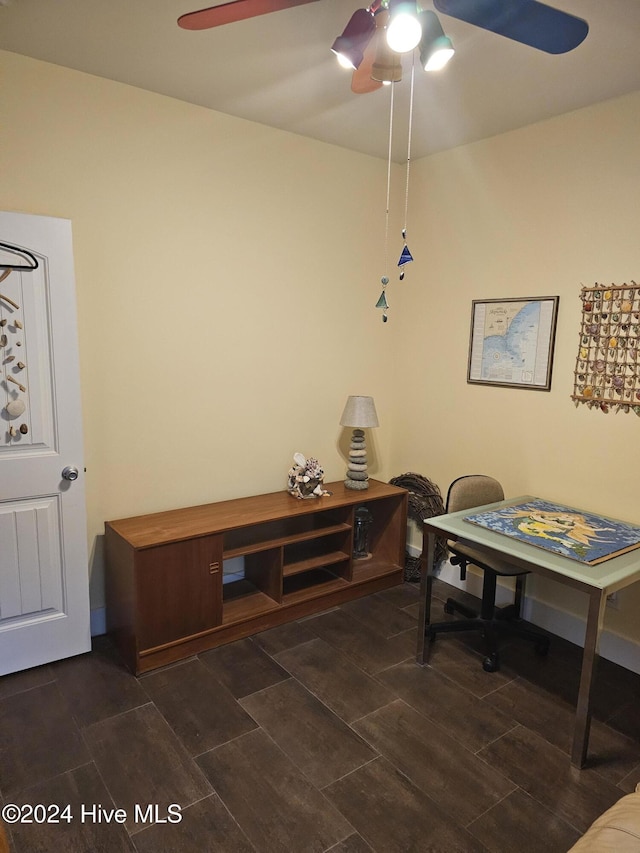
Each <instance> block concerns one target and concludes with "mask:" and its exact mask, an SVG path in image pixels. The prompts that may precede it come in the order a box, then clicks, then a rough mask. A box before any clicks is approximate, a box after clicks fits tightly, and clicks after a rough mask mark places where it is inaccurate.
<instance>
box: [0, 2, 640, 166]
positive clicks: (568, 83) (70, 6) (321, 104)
mask: <svg viewBox="0 0 640 853" xmlns="http://www.w3.org/2000/svg"><path fill="white" fill-rule="evenodd" d="M550 4H551V5H554V6H556V7H557V8H560V9H563V10H565V11H567V12H571V13H573V14H575V15H577V16H579V17H582V18H584V19H586V20H587V21H588V22H589V26H590V31H589V35H588V36H587V38H586V40H585V41H584V42H583V43H582V44H581V45H580V46H579V47H578V48H577V49H576V50H574V51H571V52H570V53H567V54H563V55H559V56H552V55H549V54H546V53H543V52H541V51H537V50H534V49H532V48H530V47H526V46H525V45H521V44H518V43H516V42H513V41H511V40H509V39H505V38H503V37H501V36H498V35H495V34H493V33H489V32H487V31H485V30H481V29H478V28H477V27H473V26H471V25H469V24H465V23H463V22H461V21H457V20H455V19H453V18H449V17H447V16H445V15H442V14H441V15H440V16H439V17H440V20H441V22H442V25H443V27H444V29H445V32H446V33H447V34H448V35H449V36H450V37H451V39H452V40H453V42H454V45H455V47H456V54H455V56H454V58H453V60H452V61H451V62H450V64H449V65H448V66H447V68H446V69H444V70H443V71H442V72H440V73H437V74H425V73H424V72H422V71H420V69H419V66H418V67H417V69H416V78H415V91H414V110H413V133H412V139H411V157H412V159H417V158H419V157H424V156H426V155H428V154H431V153H433V152H436V151H440V150H443V149H446V148H452V147H454V146H457V145H462V144H465V143H468V142H472V141H475V140H478V139H483V138H485V137H488V136H493V135H495V134H498V133H502V132H504V131H507V130H511V129H514V128H517V127H522V126H524V125H527V124H530V123H532V122H535V121H539V120H541V119H544V118H549V117H551V116H555V115H559V114H561V113H563V112H567V111H569V110H573V109H577V108H580V107H584V106H587V105H589V104H592V103H596V102H598V101H602V100H605V99H607V98H612V97H615V96H618V95H622V94H626V93H628V92H631V91H634V90H640V59H639V50H638V44H639V42H640V38H639V37H640V0H550ZM207 5H213V3H208V2H207V0H193V1H192V2H190V0H0V48H2V49H5V50H9V51H13V52H15V53H20V54H24V55H26V56H31V57H35V58H37V59H43V60H46V61H48V62H53V63H56V64H58V65H63V66H68V67H69V68H75V69H78V70H80V71H86V72H88V73H90V74H95V75H98V76H100V77H106V78H109V79H111V80H118V81H120V82H122V83H128V84H130V85H132V86H138V87H140V88H142V89H148V90H150V91H152V92H159V93H161V94H165V95H170V96H172V97H174V98H179V99H180V100H183V101H188V102H190V103H193V104H199V105H201V106H205V107H210V108H212V109H215V110H219V111H221V112H223V113H229V114H230V115H234V116H239V117H242V118H246V119H250V120H251V121H257V122H260V123H261V124H266V125H270V126H272V127H277V128H281V129H283V130H287V131H291V132H293V133H298V134H302V135H303V136H308V137H312V138H314V139H319V140H322V141H324V142H329V143H332V144H335V145H340V146H343V147H345V148H349V149H353V150H355V151H360V152H363V153H366V154H371V155H373V156H376V157H382V158H386V157H387V151H388V144H389V89H388V87H384V88H383V89H379V90H377V91H376V92H372V93H370V94H367V95H354V94H353V93H352V92H351V89H350V82H351V81H350V74H349V72H346V71H344V70H343V69H341V68H340V67H339V66H338V64H337V62H336V60H335V57H334V56H333V54H332V53H331V52H330V46H331V44H332V43H333V40H334V39H335V37H336V36H337V35H339V34H340V32H341V31H342V29H343V28H344V26H345V24H346V22H347V21H348V19H349V17H350V15H351V13H352V12H353V11H354V10H355V9H356V8H358V6H359V2H358V0H319V1H318V2H315V3H310V4H309V5H305V6H300V7H298V8H295V9H289V10H286V11H281V12H276V13H273V14H269V15H263V16H261V17H258V18H254V19H252V20H248V21H240V22H238V23H235V24H229V25H227V26H223V27H217V28H215V29H211V30H203V31H199V32H193V31H188V30H183V29H181V28H180V27H178V26H177V23H176V20H177V18H178V16H179V15H181V14H183V13H185V12H190V11H194V10H196V9H200V8H203V7H206V6H207ZM422 5H423V6H424V7H425V8H429V7H431V2H430V0H426V2H423V3H422ZM410 63H411V60H410V59H409V58H408V57H405V58H404V65H405V73H404V79H403V81H402V83H400V84H397V86H396V93H395V116H396V118H395V122H394V134H393V138H394V146H393V158H394V160H396V161H397V162H403V161H405V160H406V157H407V129H408V115H409V109H408V106H409V89H410V84H409V80H410V67H411V65H410Z"/></svg>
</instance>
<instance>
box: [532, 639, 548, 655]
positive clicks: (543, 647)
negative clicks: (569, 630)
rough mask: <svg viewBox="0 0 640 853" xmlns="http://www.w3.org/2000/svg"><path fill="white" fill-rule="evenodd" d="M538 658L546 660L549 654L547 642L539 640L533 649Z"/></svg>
mask: <svg viewBox="0 0 640 853" xmlns="http://www.w3.org/2000/svg"><path fill="white" fill-rule="evenodd" d="M533 648H534V650H535V653H536V654H537V655H538V657H541V658H546V656H547V655H548V654H549V640H541V641H540V642H539V643H536V644H535V646H534V647H533Z"/></svg>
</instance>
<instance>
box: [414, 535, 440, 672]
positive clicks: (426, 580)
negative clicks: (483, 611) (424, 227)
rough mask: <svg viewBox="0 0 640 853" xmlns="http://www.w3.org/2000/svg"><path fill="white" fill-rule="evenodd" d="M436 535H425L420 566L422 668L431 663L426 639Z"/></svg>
mask: <svg viewBox="0 0 640 853" xmlns="http://www.w3.org/2000/svg"><path fill="white" fill-rule="evenodd" d="M435 553H436V534H435V533H426V532H425V533H423V544H422V561H421V566H420V609H419V610H418V645H417V648H416V662H417V663H419V664H420V666H422V665H423V664H425V663H428V662H429V652H430V646H431V643H430V642H429V640H428V639H427V637H426V634H427V631H428V629H429V623H430V622H431V588H432V586H433V570H434V565H433V563H434V558H435Z"/></svg>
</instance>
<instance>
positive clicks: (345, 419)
mask: <svg viewBox="0 0 640 853" xmlns="http://www.w3.org/2000/svg"><path fill="white" fill-rule="evenodd" d="M340 426H347V427H356V428H360V429H364V428H365V427H377V426H379V423H378V415H377V413H376V406H375V403H374V402H373V397H349V398H348V399H347V405H346V406H345V407H344V412H343V413H342V417H341V418H340Z"/></svg>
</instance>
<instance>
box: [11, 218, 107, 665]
mask: <svg viewBox="0 0 640 853" xmlns="http://www.w3.org/2000/svg"><path fill="white" fill-rule="evenodd" d="M11 247H17V248H18V249H20V250H22V252H21V253H20V252H18V253H15V252H13V251H12V250H11ZM25 250H26V251H25ZM34 262H35V263H37V268H36V269H32V270H16V269H13V270H11V271H10V272H8V273H7V272H6V270H4V271H3V269H2V266H3V265H7V264H17V265H19V266H27V267H28V266H33V263H34ZM65 469H67V470H66V471H65ZM68 469H71V470H68ZM74 470H77V478H76V479H73V477H74ZM63 471H65V474H66V476H67V477H70V478H71V479H65V475H63ZM90 645H91V643H90V630H89V571H88V559H87V529H86V515H85V503H84V467H83V448H82V426H81V410H80V379H79V371H78V350H77V328H76V304H75V282H74V273H73V250H72V245H71V223H70V222H69V221H67V220H64V219H54V218H51V217H47V216H31V215H28V214H18V213H4V212H0V675H6V674H7V673H10V672H17V671H18V670H21V669H27V668H29V667H32V666H38V665H39V664H43V663H48V662H49V661H52V660H59V659H60V658H64V657H69V656H71V655H76V654H80V653H81V652H85V651H88V650H89V648H90Z"/></svg>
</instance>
